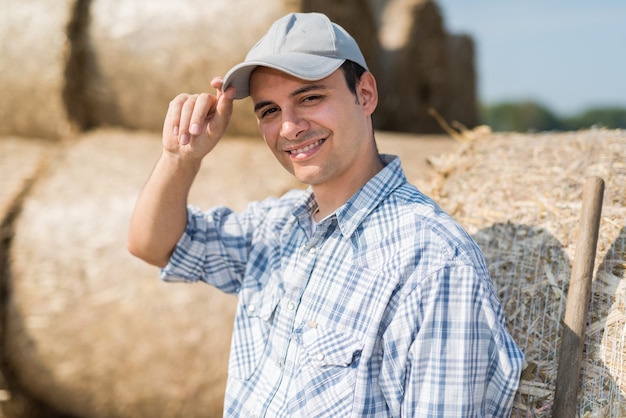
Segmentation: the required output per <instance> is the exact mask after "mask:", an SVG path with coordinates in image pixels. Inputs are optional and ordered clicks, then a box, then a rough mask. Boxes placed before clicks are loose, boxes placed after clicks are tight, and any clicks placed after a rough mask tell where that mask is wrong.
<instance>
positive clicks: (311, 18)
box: [223, 13, 368, 99]
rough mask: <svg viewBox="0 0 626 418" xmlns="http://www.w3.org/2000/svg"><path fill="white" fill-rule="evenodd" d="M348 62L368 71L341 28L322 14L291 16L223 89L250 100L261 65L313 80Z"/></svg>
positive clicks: (262, 41)
mask: <svg viewBox="0 0 626 418" xmlns="http://www.w3.org/2000/svg"><path fill="white" fill-rule="evenodd" d="M346 60H350V61H353V62H355V63H357V64H359V65H360V66H362V67H363V68H365V69H366V70H367V69H368V68H367V64H366V63H365V58H363V54H362V53H361V50H360V49H359V46H358V44H357V43H356V41H355V40H354V38H352V36H350V34H349V33H348V32H346V30H345V29H343V28H342V27H341V26H339V25H337V24H336V23H333V22H331V21H330V19H328V17H326V16H325V15H323V14H321V13H291V14H288V15H286V16H284V17H282V18H280V19H278V20H277V21H275V22H274V23H273V24H272V26H271V27H270V29H269V31H268V32H267V33H266V34H265V36H263V38H261V39H260V40H259V42H257V44H256V45H255V46H253V47H252V49H251V50H250V52H248V55H247V56H246V58H245V60H244V61H243V62H242V63H240V64H237V65H235V66H234V67H233V68H231V69H230V70H229V71H228V73H226V76H224V87H223V90H226V89H227V88H228V87H230V86H235V88H236V89H237V95H236V96H235V98H236V99H243V98H244V97H248V96H249V95H250V87H249V84H250V75H251V74H252V72H253V71H254V69H255V68H257V67H259V66H262V67H270V68H274V69H276V70H279V71H282V72H285V73H287V74H289V75H292V76H294V77H297V78H300V79H302V80H311V81H313V80H321V79H322V78H325V77H327V76H329V75H331V74H332V73H333V72H334V71H335V70H337V69H338V68H339V67H340V66H341V64H343V63H344V61H346Z"/></svg>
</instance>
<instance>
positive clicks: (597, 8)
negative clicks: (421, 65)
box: [437, 0, 626, 116]
mask: <svg viewBox="0 0 626 418" xmlns="http://www.w3.org/2000/svg"><path fill="white" fill-rule="evenodd" d="M437 4H438V5H439V7H440V8H441V12H442V15H443V20H444V26H445V28H446V30H447V31H448V32H450V33H455V34H459V33H467V34H470V35H472V37H473V38H474V41H475V45H476V67H477V70H478V74H479V76H478V77H479V78H478V83H479V84H478V90H479V96H480V97H479V98H480V100H481V101H482V102H484V103H495V102H498V101H502V100H509V99H510V100H521V99H531V100H536V101H538V102H540V103H542V104H544V105H545V106H547V107H548V108H549V109H551V110H552V111H554V112H556V113H557V114H559V115H562V116H563V115H571V114H575V113H577V112H580V111H582V110H585V109H587V108H589V107H593V106H604V105H618V106H621V107H626V1H625V0H595V1H591V0H569V1H566V0H518V1H511V0H437Z"/></svg>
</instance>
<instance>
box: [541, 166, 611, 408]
mask: <svg viewBox="0 0 626 418" xmlns="http://www.w3.org/2000/svg"><path fill="white" fill-rule="evenodd" d="M603 196H604V181H603V180H602V179H601V178H599V177H590V178H589V179H588V180H587V182H586V183H585V188H584V192H583V204H582V211H581V216H580V229H579V233H578V241H577V244H576V252H575V255H574V263H573V267H572V275H571V277H570V284H569V290H568V292H567V305H566V307H565V320H564V321H563V333H562V335H561V347H560V350H559V359H558V370H557V377H556V390H555V394H554V408H553V410H552V417H553V418H572V417H575V416H576V406H577V403H578V402H577V396H578V389H579V387H580V370H581V364H582V355H583V347H584V344H585V332H586V329H587V316H588V313H589V302H590V300H591V280H592V277H593V267H594V262H595V257H596V245H597V243H598V230H599V227H600V215H601V213H602V198H603Z"/></svg>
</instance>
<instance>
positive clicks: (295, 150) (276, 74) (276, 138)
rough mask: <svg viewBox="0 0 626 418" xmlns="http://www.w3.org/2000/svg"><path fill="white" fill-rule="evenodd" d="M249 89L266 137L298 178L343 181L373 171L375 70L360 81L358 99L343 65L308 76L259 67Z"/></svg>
mask: <svg viewBox="0 0 626 418" xmlns="http://www.w3.org/2000/svg"><path fill="white" fill-rule="evenodd" d="M250 93H251V94H250V96H251V98H252V101H253V103H254V108H255V113H256V116H257V121H258V125H259V130H260V132H261V135H262V136H263V139H264V140H265V142H266V143H267V145H268V146H269V147H270V149H271V150H272V152H273V153H274V155H275V156H276V158H277V159H278V161H279V162H280V163H281V164H282V165H283V167H285V168H286V169H287V170H288V171H289V172H291V173H292V174H293V175H294V176H295V177H296V178H297V179H298V180H299V181H301V182H303V183H305V184H309V185H312V186H314V187H316V186H317V187H320V186H325V185H328V186H329V187H344V186H345V185H350V184H351V183H354V182H361V183H362V177H363V176H365V175H366V174H364V172H365V171H368V170H369V171H371V162H372V161H373V160H374V158H373V155H376V158H377V151H376V147H375V143H374V139H373V132H372V128H371V118H370V116H371V114H372V112H373V111H374V109H375V108H376V103H377V99H378V98H377V92H376V84H375V81H374V79H373V77H372V76H371V74H369V73H366V74H365V75H364V77H362V79H361V81H360V82H359V84H358V86H357V95H358V102H357V97H355V95H354V94H352V93H351V92H350V90H349V89H348V86H347V84H346V81H345V78H344V74H343V71H342V70H341V69H340V70H337V71H335V72H334V73H333V74H331V75H330V76H328V77H326V78H324V79H322V80H317V81H306V80H301V79H298V78H295V77H292V76H290V75H287V74H285V73H283V72H280V71H277V70H273V69H270V68H266V67H259V68H257V69H256V70H255V71H254V73H253V74H252V77H251V79H250Z"/></svg>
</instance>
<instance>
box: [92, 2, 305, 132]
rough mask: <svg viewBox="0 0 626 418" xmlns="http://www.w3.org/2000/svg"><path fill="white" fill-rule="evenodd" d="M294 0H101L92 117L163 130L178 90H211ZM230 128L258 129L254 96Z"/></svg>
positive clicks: (95, 10)
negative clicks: (165, 115) (291, 0)
mask: <svg viewBox="0 0 626 418" xmlns="http://www.w3.org/2000/svg"><path fill="white" fill-rule="evenodd" d="M289 4H290V2H288V1H272V2H266V3H263V4H262V5H261V4H260V3H259V2H258V1H254V0H242V1H237V2H233V1H231V0H219V1H210V2H209V1H202V0H183V1H177V2H172V1H168V0H156V1H150V2H145V1H142V0H94V1H92V2H91V17H90V25H89V29H88V33H87V34H86V36H88V39H89V44H90V47H91V50H92V51H91V55H92V58H91V59H92V62H93V70H92V71H89V73H88V74H86V77H87V81H86V91H85V94H86V95H87V100H88V102H89V103H91V109H92V115H91V117H90V118H91V120H92V125H94V126H102V125H118V126H123V127H128V128H137V129H147V130H153V131H160V130H161V128H162V123H163V116H164V112H165V110H166V109H167V104H168V103H169V101H170V100H171V99H172V98H174V96H176V95H177V94H178V93H181V92H188V93H196V92H203V91H212V87H211V86H210V81H211V79H212V78H213V77H215V76H219V75H224V74H225V73H226V71H228V69H229V68H230V67H231V66H232V65H234V64H236V63H238V62H239V61H241V60H242V59H243V58H244V56H245V55H246V53H247V52H248V50H249V49H250V48H251V47H252V46H253V45H254V44H255V43H256V41H257V40H258V39H259V38H260V37H261V36H262V35H263V34H264V33H265V32H266V31H267V29H268V28H269V26H270V25H271V23H272V22H273V21H274V20H275V19H276V18H278V17H280V16H282V15H283V14H286V13H287V12H289V11H293V10H292V8H290V7H289ZM235 106H236V109H235V112H234V114H233V118H232V121H231V124H230V128H229V129H230V130H229V132H230V133H231V134H255V133H256V132H257V127H256V119H255V117H254V113H253V112H252V105H251V103H250V102H249V99H248V100H243V101H237V102H236V104H235Z"/></svg>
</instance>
